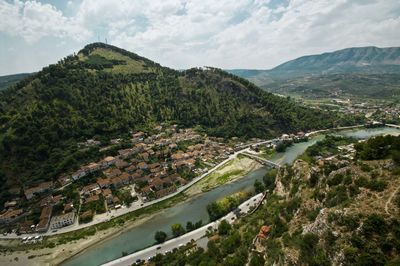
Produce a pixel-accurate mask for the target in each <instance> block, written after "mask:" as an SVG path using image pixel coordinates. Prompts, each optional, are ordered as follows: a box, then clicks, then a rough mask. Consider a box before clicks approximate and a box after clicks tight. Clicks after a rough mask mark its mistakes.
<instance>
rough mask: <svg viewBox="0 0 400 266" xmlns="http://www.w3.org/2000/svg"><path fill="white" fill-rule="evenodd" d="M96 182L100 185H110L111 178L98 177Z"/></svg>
mask: <svg viewBox="0 0 400 266" xmlns="http://www.w3.org/2000/svg"><path fill="white" fill-rule="evenodd" d="M96 183H97V184H98V185H99V186H100V187H104V186H108V185H109V184H110V179H109V178H97V180H96Z"/></svg>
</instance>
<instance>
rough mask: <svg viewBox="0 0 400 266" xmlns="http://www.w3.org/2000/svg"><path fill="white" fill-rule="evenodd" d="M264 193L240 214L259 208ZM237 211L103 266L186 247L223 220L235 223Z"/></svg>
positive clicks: (122, 264)
mask: <svg viewBox="0 0 400 266" xmlns="http://www.w3.org/2000/svg"><path fill="white" fill-rule="evenodd" d="M263 196H264V195H263V193H260V194H257V195H255V196H254V197H252V198H250V199H248V200H247V201H245V202H243V203H242V204H240V205H239V207H238V210H240V213H248V212H249V211H250V210H251V209H252V208H254V207H255V206H257V205H258V204H259V203H260V201H261V200H262V199H263V198H264V197H263ZM236 213H237V211H235V212H230V213H228V214H227V215H225V216H224V217H222V218H221V219H219V220H217V221H215V222H212V223H209V224H207V225H204V226H202V227H200V228H198V229H196V230H194V231H191V232H189V233H187V234H184V235H182V236H179V237H177V238H173V239H171V240H168V241H166V242H164V243H163V244H159V245H154V246H151V247H149V248H146V249H143V250H141V251H138V252H135V253H132V254H130V255H127V256H125V257H122V258H119V259H116V260H113V261H110V262H108V263H105V264H103V266H125V265H132V264H133V263H134V262H136V261H137V260H139V259H140V260H148V259H149V258H151V257H154V256H156V255H157V254H159V253H162V254H164V253H166V252H170V251H172V250H173V249H175V248H179V247H181V246H183V245H186V244H187V243H189V242H191V241H192V240H198V239H200V238H202V237H203V236H204V235H205V234H206V232H207V231H208V230H209V228H212V229H214V230H215V229H217V228H218V225H219V223H220V222H221V221H222V220H226V221H228V222H229V223H233V222H234V221H235V220H236V219H237V218H238V217H237V215H236Z"/></svg>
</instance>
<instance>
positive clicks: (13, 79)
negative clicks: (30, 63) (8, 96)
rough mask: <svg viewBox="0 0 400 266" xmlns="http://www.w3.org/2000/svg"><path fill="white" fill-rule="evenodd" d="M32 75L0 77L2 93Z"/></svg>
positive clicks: (22, 74)
mask: <svg viewBox="0 0 400 266" xmlns="http://www.w3.org/2000/svg"><path fill="white" fill-rule="evenodd" d="M30 75H32V73H21V74H14V75H7V76H1V77H0V91H1V90H4V89H6V88H8V87H10V86H11V85H14V84H16V83H17V82H18V81H20V80H22V79H24V78H26V77H29V76H30Z"/></svg>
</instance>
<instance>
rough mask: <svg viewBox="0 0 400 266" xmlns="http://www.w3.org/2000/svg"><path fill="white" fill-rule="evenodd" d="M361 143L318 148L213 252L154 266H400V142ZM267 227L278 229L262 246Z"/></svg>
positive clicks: (181, 252)
mask: <svg viewBox="0 0 400 266" xmlns="http://www.w3.org/2000/svg"><path fill="white" fill-rule="evenodd" d="M354 143H356V140H354V139H349V138H343V137H337V136H331V137H328V138H326V139H325V140H322V141H320V142H318V143H317V144H316V146H311V147H310V148H308V150H306V152H305V155H302V156H301V157H300V158H302V159H298V160H297V161H296V162H295V163H294V164H293V165H292V166H288V165H287V166H284V167H282V168H281V169H279V171H277V172H275V173H269V174H268V175H267V177H266V178H265V180H264V181H265V182H264V183H265V189H267V188H268V189H270V191H272V192H271V193H269V194H268V196H267V198H266V203H265V204H264V205H261V206H260V208H259V209H258V210H257V211H256V212H255V213H253V214H252V215H249V216H246V217H244V218H241V219H239V220H238V221H237V222H236V223H234V224H233V226H232V227H231V226H226V225H224V226H222V228H221V229H220V230H219V231H218V232H211V233H210V235H209V242H208V244H207V249H206V250H205V249H203V248H200V247H197V246H196V245H195V244H194V243H190V244H188V245H186V246H185V247H182V248H180V249H178V250H177V251H176V252H174V253H171V254H168V255H164V256H163V255H161V254H159V255H157V256H156V257H154V258H153V259H151V261H150V265H229V266H232V265H246V264H247V263H248V265H252V266H256V265H338V264H341V265H398V264H399V263H400V257H399V254H400V241H399V239H400V219H399V217H400V215H399V214H400V179H399V173H400V161H399V160H398V157H397V156H398V151H399V150H400V146H399V144H400V136H399V137H393V136H384V137H376V138H372V139H370V140H368V141H365V142H361V143H356V144H355V150H353V149H351V147H352V145H353V144H354ZM315 147H318V149H316V148H315ZM318 150H321V152H320V153H319V152H318ZM339 151H340V152H339ZM304 159H305V160H304ZM263 225H268V226H270V228H271V229H270V231H269V233H268V234H267V236H266V237H265V238H260V237H259V233H258V232H259V230H260V227H262V226H263Z"/></svg>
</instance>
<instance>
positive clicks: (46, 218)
mask: <svg viewBox="0 0 400 266" xmlns="http://www.w3.org/2000/svg"><path fill="white" fill-rule="evenodd" d="M52 210H53V207H52V206H46V207H44V208H43V209H42V213H41V214H40V218H39V223H38V225H37V226H36V231H37V232H46V231H47V229H48V228H49V223H50V218H51V212H52Z"/></svg>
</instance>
